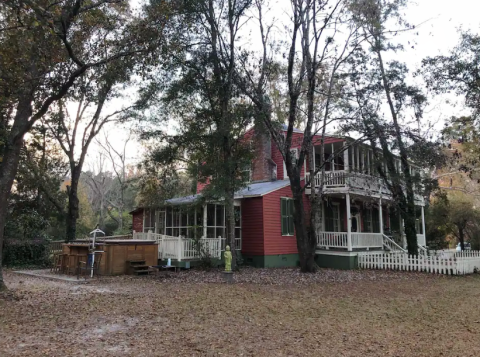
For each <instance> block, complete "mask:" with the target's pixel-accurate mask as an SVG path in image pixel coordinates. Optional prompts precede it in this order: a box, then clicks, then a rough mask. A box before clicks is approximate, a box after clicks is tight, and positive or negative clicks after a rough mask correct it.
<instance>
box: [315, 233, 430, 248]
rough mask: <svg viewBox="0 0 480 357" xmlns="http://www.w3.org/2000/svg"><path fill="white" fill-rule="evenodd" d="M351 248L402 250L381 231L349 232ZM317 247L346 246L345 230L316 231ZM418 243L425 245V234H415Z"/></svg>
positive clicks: (346, 236) (346, 235) (421, 245)
mask: <svg viewBox="0 0 480 357" xmlns="http://www.w3.org/2000/svg"><path fill="white" fill-rule="evenodd" d="M350 234H351V240H352V248H353V249H370V248H384V247H385V246H386V248H387V249H388V250H391V251H397V250H398V251H403V248H402V247H401V246H400V245H398V244H397V243H395V241H393V240H392V239H391V238H389V237H387V236H385V235H383V234H382V233H370V232H351V233H350ZM316 235H317V247H319V248H327V249H328V248H348V233H347V232H317V234H316ZM417 240H418V245H419V246H420V247H423V246H425V236H424V235H423V234H417Z"/></svg>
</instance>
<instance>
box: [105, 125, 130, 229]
mask: <svg viewBox="0 0 480 357" xmlns="http://www.w3.org/2000/svg"><path fill="white" fill-rule="evenodd" d="M103 139H104V140H103V142H101V141H99V140H97V144H98V145H99V146H100V147H101V148H102V150H103V153H104V155H105V156H106V157H107V158H108V160H109V161H110V164H111V165H112V169H113V172H114V173H115V180H116V181H117V182H118V187H119V190H118V192H113V193H114V195H110V198H109V199H108V200H107V202H108V204H109V205H110V206H112V207H114V208H116V210H117V212H118V215H117V218H115V216H114V215H113V214H112V213H111V210H108V213H109V215H110V217H111V218H112V219H113V220H115V221H116V222H117V223H118V230H120V231H122V230H123V228H124V222H123V214H124V211H125V191H126V189H127V188H128V185H129V177H128V172H127V170H128V167H127V164H126V161H127V145H128V143H129V142H130V140H131V134H129V135H128V137H127V139H126V140H125V141H124V142H123V146H122V147H121V149H115V147H114V146H113V145H112V143H111V141H110V139H109V138H108V135H107V134H106V133H105V134H104V138H103Z"/></svg>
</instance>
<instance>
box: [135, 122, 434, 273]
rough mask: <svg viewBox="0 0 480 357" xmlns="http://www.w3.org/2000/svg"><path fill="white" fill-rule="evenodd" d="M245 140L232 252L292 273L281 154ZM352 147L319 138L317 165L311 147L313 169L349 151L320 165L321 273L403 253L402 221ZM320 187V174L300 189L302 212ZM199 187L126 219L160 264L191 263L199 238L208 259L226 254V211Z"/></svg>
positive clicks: (368, 161) (263, 139) (420, 228)
mask: <svg viewBox="0 0 480 357" xmlns="http://www.w3.org/2000/svg"><path fill="white" fill-rule="evenodd" d="M302 137H303V132H302V131H300V130H295V131H294V133H293V142H292V151H294V152H295V155H298V148H299V147H300V145H301V142H302ZM246 138H247V139H248V140H251V141H252V143H254V148H255V160H254V162H253V163H252V167H251V170H250V172H249V175H250V183H249V184H248V186H247V187H246V188H244V189H242V190H240V191H238V192H237V193H236V194H235V210H236V224H235V236H236V247H235V248H236V249H237V251H239V252H241V255H242V257H243V260H244V262H245V263H246V264H249V265H254V266H258V267H280V266H295V265H297V264H298V252H297V247H296V238H295V231H294V228H293V215H292V214H293V210H292V207H293V206H292V202H291V197H292V193H291V190H290V183H289V180H288V177H287V175H286V172H285V165H284V162H283V158H282V155H281V154H280V152H279V150H278V149H277V147H276V145H275V144H274V143H273V142H272V141H271V140H270V138H269V137H268V136H266V135H260V134H258V135H257V134H255V132H254V131H253V130H250V131H249V132H248V133H247V134H246ZM352 142H353V140H352V139H350V138H347V137H340V136H329V137H327V138H325V157H324V158H322V157H320V146H319V145H320V137H318V138H316V140H314V144H315V143H316V144H317V145H314V147H315V160H314V163H315V165H319V164H320V163H321V162H322V160H326V159H328V158H329V157H331V154H332V153H338V152H341V150H342V148H343V146H345V145H346V146H348V149H346V150H344V151H343V154H342V155H340V157H338V156H337V157H336V158H334V159H333V160H326V161H327V162H326V164H325V171H326V173H325V175H324V190H325V198H324V200H323V202H322V206H321V212H322V213H321V218H320V219H319V220H318V222H317V223H316V227H315V230H316V236H317V257H318V260H317V262H318V264H319V265H320V266H324V267H337V268H353V267H354V266H355V259H356V255H357V254H358V252H360V251H364V250H378V251H385V250H403V249H404V248H405V239H404V235H403V232H402V230H403V229H402V228H403V224H402V220H401V218H400V216H399V214H398V213H397V212H395V209H394V206H393V204H392V198H391V194H390V192H389V190H388V189H387V188H386V186H385V185H384V183H383V181H382V180H381V179H380V178H379V177H377V176H376V175H375V174H376V171H375V170H374V167H373V152H372V149H371V148H370V147H369V146H367V145H364V144H355V145H351V144H352ZM307 162H308V160H307ZM397 164H398V165H399V164H400V162H399V161H398V163H397ZM302 166H303V167H304V170H303V174H302V179H303V180H305V178H307V180H308V181H310V180H309V179H308V172H307V171H308V170H309V168H308V167H307V164H305V165H302ZM418 172H419V170H418ZM413 174H415V173H414V172H413ZM320 180H321V176H320V174H318V175H317V176H316V177H315V178H314V179H313V180H311V181H312V183H311V184H310V185H309V186H310V187H308V188H307V189H306V190H305V195H304V202H305V207H306V209H307V212H308V210H309V206H310V202H309V200H308V195H309V194H310V193H311V190H312V189H313V188H312V187H318V186H319V184H320ZM204 187H205V184H202V183H200V182H199V183H198V184H197V193H196V195H192V196H187V197H181V198H174V199H171V200H167V201H166V202H165V203H161V204H159V206H158V207H152V208H137V209H136V210H134V211H133V212H132V215H133V229H134V231H135V234H136V235H137V236H139V235H142V236H148V238H151V239H153V238H155V239H157V240H158V241H159V259H166V258H171V259H174V260H175V259H176V260H179V261H188V260H193V259H195V258H197V257H196V256H195V254H196V253H195V251H194V249H193V248H192V247H193V243H192V241H193V239H192V238H197V239H198V238H199V237H202V239H203V241H204V244H205V245H206V246H207V247H208V249H209V251H210V252H211V253H212V255H213V256H216V257H220V254H221V251H222V249H223V248H224V238H223V237H225V212H224V208H223V205H222V203H221V202H201V192H202V189H203V188H204ZM416 201H417V205H418V215H417V216H418V219H417V222H418V224H417V232H418V233H419V234H418V235H417V236H418V244H419V247H420V248H421V249H424V246H425V235H424V234H423V232H424V231H425V224H424V214H423V206H424V201H423V198H422V197H420V196H417V197H416ZM199 202H200V204H199ZM144 238H147V237H144Z"/></svg>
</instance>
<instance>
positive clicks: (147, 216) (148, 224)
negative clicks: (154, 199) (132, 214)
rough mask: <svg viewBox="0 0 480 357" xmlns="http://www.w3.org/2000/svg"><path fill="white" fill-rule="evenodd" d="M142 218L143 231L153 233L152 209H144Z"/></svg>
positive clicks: (153, 213) (153, 215)
mask: <svg viewBox="0 0 480 357" xmlns="http://www.w3.org/2000/svg"><path fill="white" fill-rule="evenodd" d="M143 214H144V216H143V219H144V221H143V231H144V232H148V231H152V232H155V210H154V209H148V208H147V209H145V211H144V213H143Z"/></svg>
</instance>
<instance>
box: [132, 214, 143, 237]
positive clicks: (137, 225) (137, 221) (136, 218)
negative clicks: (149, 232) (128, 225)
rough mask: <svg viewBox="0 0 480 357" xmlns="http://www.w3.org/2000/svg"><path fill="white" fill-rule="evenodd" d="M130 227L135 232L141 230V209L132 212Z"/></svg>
mask: <svg viewBox="0 0 480 357" xmlns="http://www.w3.org/2000/svg"><path fill="white" fill-rule="evenodd" d="M132 220H133V222H132V228H133V230H134V231H135V232H143V210H141V211H137V212H135V213H133V214H132Z"/></svg>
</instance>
